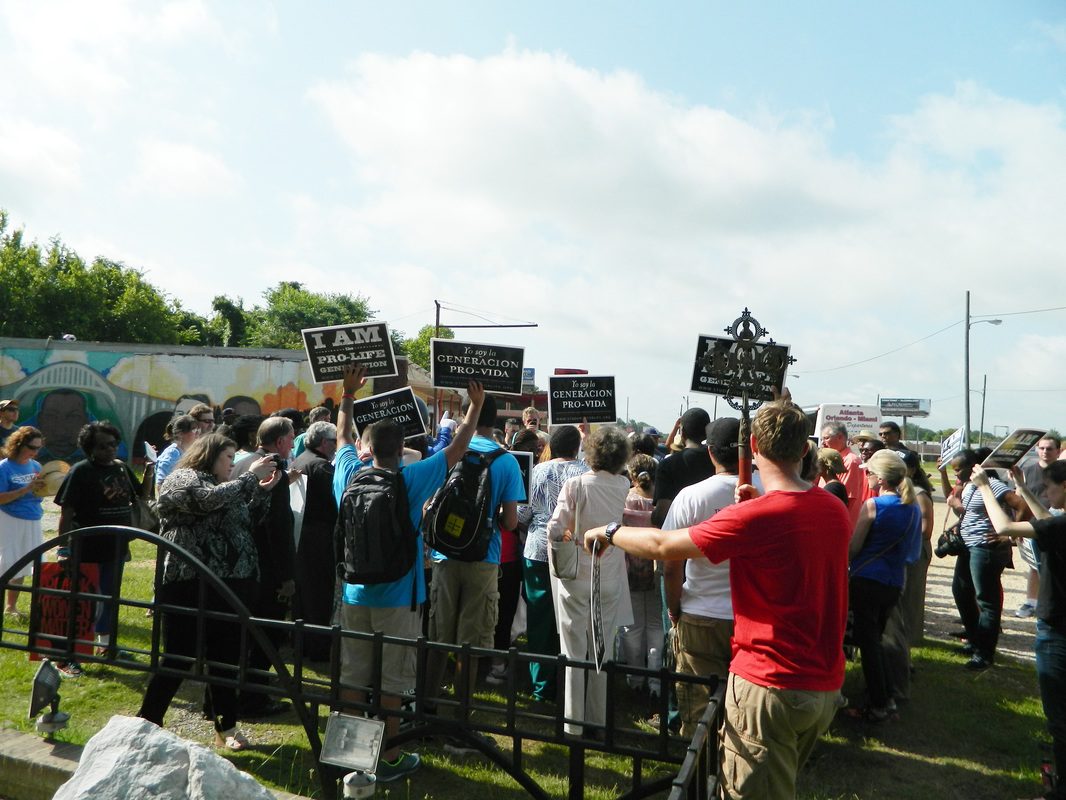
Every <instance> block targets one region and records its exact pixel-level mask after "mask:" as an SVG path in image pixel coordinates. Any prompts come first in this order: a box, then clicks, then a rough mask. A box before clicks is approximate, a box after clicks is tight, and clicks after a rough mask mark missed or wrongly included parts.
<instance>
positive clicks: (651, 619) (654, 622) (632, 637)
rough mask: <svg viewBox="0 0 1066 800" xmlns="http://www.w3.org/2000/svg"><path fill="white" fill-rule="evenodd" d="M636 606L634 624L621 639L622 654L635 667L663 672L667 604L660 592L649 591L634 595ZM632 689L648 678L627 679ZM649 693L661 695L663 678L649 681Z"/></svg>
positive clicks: (623, 632) (633, 677) (622, 633)
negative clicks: (664, 605) (664, 620)
mask: <svg viewBox="0 0 1066 800" xmlns="http://www.w3.org/2000/svg"><path fill="white" fill-rule="evenodd" d="M630 598H631V600H632V603H633V624H632V625H627V626H625V627H624V628H622V632H621V634H620V635H619V636H618V644H619V655H620V656H621V658H622V660H623V661H624V662H625V663H626V664H629V665H630V666H633V667H648V668H649V669H659V667H661V666H662V665H663V664H662V650H663V603H662V594H661V593H660V592H659V590H658V589H649V590H647V591H645V592H631V593H630ZM626 682H627V683H628V684H629V686H630V687H631V688H634V689H637V688H639V687H641V686H643V685H644V679H643V678H641V677H637V676H635V675H628V676H626ZM648 691H650V692H651V693H652V694H658V693H659V679H658V678H652V679H650V680H649V681H648Z"/></svg>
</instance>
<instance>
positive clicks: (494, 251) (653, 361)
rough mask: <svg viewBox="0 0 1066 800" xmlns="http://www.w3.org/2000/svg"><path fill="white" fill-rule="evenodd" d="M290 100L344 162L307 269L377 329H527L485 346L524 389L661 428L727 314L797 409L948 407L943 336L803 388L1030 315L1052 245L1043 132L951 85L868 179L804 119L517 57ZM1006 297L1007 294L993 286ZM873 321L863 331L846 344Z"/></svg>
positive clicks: (1048, 156)
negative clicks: (596, 399) (783, 367)
mask: <svg viewBox="0 0 1066 800" xmlns="http://www.w3.org/2000/svg"><path fill="white" fill-rule="evenodd" d="M309 96H310V98H311V100H312V101H313V102H314V103H315V104H317V105H318V107H319V108H320V109H321V110H322V112H323V114H325V115H326V117H327V119H328V120H329V121H330V123H331V124H332V125H333V127H334V129H335V131H336V133H337V135H338V137H340V139H341V140H342V141H343V142H344V143H345V144H346V145H347V147H348V148H349V150H350V152H351V154H352V157H353V159H354V161H353V163H354V173H355V177H356V179H357V183H356V185H357V186H358V189H357V190H356V191H353V195H352V202H351V203H350V204H349V205H348V206H347V207H346V208H345V207H342V208H334V209H333V210H331V211H330V210H324V213H323V214H321V215H317V219H316V221H315V222H311V223H310V227H309V228H307V229H305V230H303V232H302V235H301V242H302V243H308V239H304V238H302V237H303V236H307V235H310V230H311V229H315V233H314V235H315V236H316V237H318V239H319V240H320V241H319V244H318V245H312V246H319V247H326V248H328V247H329V245H328V244H322V242H330V241H333V242H345V244H346V246H348V247H351V248H354V249H355V251H356V255H355V256H354V257H355V259H356V260H357V261H359V262H360V263H362V264H365V265H366V271H365V274H367V276H368V280H366V281H365V282H362V283H359V284H358V285H361V286H366V287H367V289H366V290H367V292H368V293H369V294H370V295H371V297H372V299H373V300H374V302H375V305H378V306H379V307H382V308H386V309H397V310H399V309H404V310H407V309H409V308H411V307H412V305H414V306H418V305H423V306H425V307H431V306H432V300H433V299H435V298H443V299H452V300H455V301H461V302H464V303H466V304H467V305H471V306H474V307H478V308H483V309H493V308H497V309H499V310H501V311H503V310H505V309H506V310H511V311H513V310H515V309H521V310H522V312H523V314H522V315H524V316H525V317H527V318H533V319H536V320H538V321H539V322H540V323H541V326H542V327H541V328H539V329H537V330H535V331H523V332H520V333H511V332H508V331H504V330H500V331H492V332H481V335H482V337H484V336H487V335H491V336H493V337H494V338H496V339H497V340H500V341H506V340H515V339H521V340H523V341H526V342H529V343H530V353H531V356H532V357H533V358H538V359H541V361H540V363H539V366H540V367H541V368H542V369H544V368H548V367H550V366H558V365H560V364H558V363H557V362H559V361H560V360H569V361H580V362H588V365H590V368H594V369H598V370H602V369H616V370H617V371H618V372H619V373H622V372H627V373H628V374H629V375H630V381H629V384H630V389H631V390H632V391H633V392H634V393H639V394H640V396H641V400H642V403H643V405H645V407H648V406H657V407H658V408H659V409H660V412H661V408H662V406H663V404H665V403H666V401H665V400H662V399H661V395H664V394H666V395H673V396H677V395H679V394H681V393H683V392H684V387H685V386H687V382H688V372H689V369H690V367H689V362H690V360H691V353H690V351H692V350H694V347H695V342H694V337H695V334H696V333H699V332H703V333H717V332H719V331H720V329H721V327H723V326H724V325H725V324H727V323H729V322H730V321H732V319H733V317H734V316H736V314H737V313H739V311H740V310H741V309H742V308H743V307H744V306H749V307H751V308H752V310H753V311H754V312H755V314H756V316H757V317H759V318H760V319H761V320H762V321H763V322H764V324H766V326H767V327H768V328H770V329H771V331H772V332H773V334H774V335H775V336H776V337H777V338H778V340H780V341H786V342H788V343H790V344H792V345H793V352H794V353H795V354H796V355H797V356H799V357H800V363H799V364H797V366H796V369H795V371H796V372H798V373H800V374H804V370H812V372H809V373H808V374H807V375H805V377H804V378H803V379H802V380H803V384H804V385H801V386H800V387H799V389H800V390H801V391H803V392H805V393H807V392H809V394H808V395H807V398H808V400H810V401H815V400H818V399H823V400H841V399H863V398H862V397H855V395H856V394H860V393H861V394H862V395H863V396H866V395H870V394H874V395H876V393H877V392H879V391H880V392H883V393H889V394H894V395H897V396H908V395H910V394H912V393H913V392H919V391H920V392H921V393H922V394H923V395H925V394H928V395H931V396H939V395H948V394H950V393H958V390H956V389H954V388H953V387H954V384H955V383H956V382H960V381H961V375H960V373H961V369H959V367H958V366H957V360H958V356H959V352H958V351H959V349H960V348H958V347H956V346H955V344H954V342H953V341H951V342H949V341H948V338H947V337H944V338H942V339H938V340H933V341H932V342H931V347H930V349H928V350H914V351H904V352H903V353H902V354H901V355H899V356H896V357H890V358H888V359H883V360H879V361H875V362H872V363H871V364H870V365H869V366H867V367H861V368H853V369H851V370H846V371H841V372H839V373H823V374H816V373H814V372H813V370H814V369H816V368H820V367H829V366H836V365H839V364H844V363H848V362H851V361H856V360H859V359H861V358H863V357H866V356H869V355H873V354H876V353H880V352H884V351H886V350H890V349H892V348H893V347H894V346H898V345H899V344H903V343H905V342H906V341H909V340H912V339H916V338H919V337H920V336H921V335H923V334H925V333H928V332H930V331H931V330H935V329H936V328H938V327H941V326H942V325H943V324H944V323H945V322H948V321H951V320H953V319H958V318H959V317H961V315H962V293H963V291H964V290H965V288H967V287H971V288H974V289H975V293H976V299H975V302H977V303H981V302H983V303H985V304H986V306H985V308H987V307H988V305H987V304H992V303H996V304H1002V305H1003V306H1006V307H1011V306H1013V307H1021V308H1025V307H1032V305H1033V303H1034V294H1033V287H1034V286H1040V285H1056V283H1057V276H1058V274H1059V272H1060V269H1061V267H1060V261H1061V258H1060V254H1061V252H1062V250H1063V248H1064V247H1066V234H1064V232H1063V230H1062V225H1061V220H1060V219H1059V217H1060V216H1061V209H1062V208H1064V207H1066V190H1064V188H1063V182H1062V180H1061V176H1062V175H1064V174H1066V130H1064V124H1063V113H1062V109H1061V108H1060V107H1058V106H1054V105H1029V104H1025V103H1022V102H1019V101H1016V100H1012V99H1010V98H1004V97H1001V96H997V95H995V94H992V93H990V92H988V91H987V90H984V89H982V88H981V87H979V86H976V85H973V84H969V83H961V84H959V86H958V87H956V89H955V91H954V92H953V93H951V94H947V95H930V96H928V97H926V98H924V99H922V101H921V102H920V103H919V104H918V105H917V107H916V108H915V109H914V111H913V112H911V113H909V114H905V115H900V116H898V117H896V118H895V119H893V120H890V121H888V136H889V141H890V148H889V151H888V154H887V156H886V158H885V159H884V161H883V162H881V163H869V162H860V161H857V160H856V159H854V158H851V157H839V156H837V155H835V154H833V152H832V147H831V142H830V140H829V137H830V136H831V135H832V132H833V127H834V126H833V121H832V120H831V119H828V118H827V117H826V116H825V115H824V114H818V115H811V116H809V117H807V118H804V117H802V116H801V117H797V118H789V119H787V120H782V119H779V118H775V117H774V116H773V115H770V114H765V115H763V114H760V116H759V118H758V119H757V120H746V119H741V118H738V117H736V116H733V115H730V114H728V113H726V112H724V111H721V110H719V109H715V108H710V107H706V106H695V105H686V104H684V103H682V102H681V101H679V100H677V99H676V98H674V97H670V96H667V95H664V94H662V93H658V92H656V91H653V90H652V89H650V88H649V87H647V86H646V85H645V84H643V83H642V81H641V80H640V79H639V78H638V77H636V76H634V75H632V74H630V73H626V72H614V73H600V72H596V71H593V70H588V69H584V68H582V67H580V66H578V65H576V64H574V63H573V62H572V61H571V60H569V59H568V58H566V57H564V56H560V55H552V54H546V53H531V52H517V51H514V50H513V49H509V50H507V51H506V52H504V53H501V54H499V55H496V56H492V57H488V58H484V59H480V60H478V59H472V58H468V57H465V56H454V57H443V56H435V55H429V54H424V53H416V54H413V55H411V56H410V57H407V58H390V57H384V56H377V55H373V56H372V55H364V56H362V57H360V58H358V59H356V60H355V61H354V62H352V64H351V65H350V66H349V71H348V74H347V75H345V76H344V77H343V78H338V79H335V80H328V81H322V82H320V83H319V84H317V85H316V86H314V87H312V89H311V90H310V95H309ZM303 219H305V221H306V220H307V218H306V217H304V218H303ZM342 219H348V220H351V221H357V223H358V224H357V225H356V227H357V228H358V230H360V231H361V233H360V235H359V236H357V237H352V236H351V235H350V230H351V226H347V225H341V224H339V221H340V220H342ZM316 223H317V228H316ZM397 260H401V261H407V262H411V263H421V264H425V265H426V266H427V267H428V268H429V272H430V275H431V276H432V277H430V278H427V279H425V281H424V282H422V283H416V282H412V281H410V280H404V281H402V282H401V281H397V280H394V279H392V278H393V276H392V275H390V273H389V272H388V271H387V268H386V266H385V265H388V264H392V263H395V262H396V261H397ZM378 266H380V267H381V269H380V271H379V269H378ZM1009 274H1024V275H1025V276H1026V280H1025V281H1024V282H1011V281H1007V282H1002V281H1000V280H998V279H999V278H1000V277H1001V276H1004V275H1009ZM370 276H375V277H376V278H378V280H371V279H370ZM316 288H323V287H316ZM981 292H984V294H983V296H982V294H981ZM416 298H417V302H416ZM1036 302H1037V303H1039V301H1036ZM1026 304H1028V306H1027V305H1026ZM886 313H887V316H884V317H883V318H882V315H885V314H886ZM870 315H873V316H875V317H877V318H879V319H880V322H881V323H883V324H877V325H865V324H860V323H862V322H865V321H866V320H867V319H868V317H869V316H870ZM452 319H453V321H460V320H459V319H458V318H456V317H454V316H453V317H452ZM473 336H474V334H471V338H473ZM918 353H921V354H922V357H923V358H924V359H926V360H924V361H923V362H922V363H921V364H915V365H912V364H911V363H910V361H909V359H910V358H911V357H913V356H915V355H916V354H918ZM553 362H556V363H553ZM595 364H599V365H600V366H598V367H597V366H593V365H595ZM568 365H569V366H582V365H585V364H581V363H579V364H568ZM636 375H639V376H641V377H640V378H639V379H637V378H635V376H636ZM918 375H923V376H925V377H926V378H928V379H929V383H928V384H926V385H925V387H924V388H921V389H917V388H914V387H913V385H912V384H913V382H914V380H915V378H916V377H917V376H918ZM933 384H940V386H934V385H933ZM667 387H669V388H667ZM889 387H894V388H893V390H892V391H891V392H890V391H889ZM866 399H867V400H870V401H872V400H873V397H866ZM951 404H952V405H954V406H955V408H956V409H957V408H959V407H960V405H961V403H960V401H959V400H958V399H955V400H953V401H951ZM957 416H958V414H957V413H953V418H957ZM655 419H656V421H657V422H659V423H662V422H663V420H662V419H661V418H660V417H656V418H655Z"/></svg>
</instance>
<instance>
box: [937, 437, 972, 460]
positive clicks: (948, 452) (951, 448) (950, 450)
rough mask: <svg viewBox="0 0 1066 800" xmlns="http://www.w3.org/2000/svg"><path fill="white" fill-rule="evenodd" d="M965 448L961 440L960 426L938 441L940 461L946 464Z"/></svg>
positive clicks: (964, 443)
mask: <svg viewBox="0 0 1066 800" xmlns="http://www.w3.org/2000/svg"><path fill="white" fill-rule="evenodd" d="M965 449H966V442H965V441H963V436H962V428H959V429H958V430H957V431H955V432H954V433H953V434H951V436H949V437H947V438H946V439H944V440H942V441H941V442H940V463H941V464H943V465H944V466H947V465H948V464H950V463H951V459H953V458H955V456H957V455H958V454H959V453H961V452H962V451H963V450H965Z"/></svg>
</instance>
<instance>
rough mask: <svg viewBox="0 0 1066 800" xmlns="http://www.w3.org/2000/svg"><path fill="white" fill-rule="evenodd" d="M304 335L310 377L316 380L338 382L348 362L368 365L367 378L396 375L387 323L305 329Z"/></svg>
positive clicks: (361, 323) (394, 357)
mask: <svg viewBox="0 0 1066 800" xmlns="http://www.w3.org/2000/svg"><path fill="white" fill-rule="evenodd" d="M300 335H302V336H303V340H304V349H305V350H306V351H307V360H308V361H309V362H310V364H311V378H312V379H313V380H314V382H315V383H326V382H327V381H339V380H341V378H342V377H343V375H342V371H343V370H344V367H345V365H346V364H357V365H362V366H364V367H366V374H367V377H370V378H385V377H391V376H393V375H395V374H396V355H395V354H394V353H393V351H392V337H390V336H389V326H388V325H387V324H386V323H384V322H360V323H358V324H350V325H330V326H329V327H326V328H305V329H304V330H302V331H300Z"/></svg>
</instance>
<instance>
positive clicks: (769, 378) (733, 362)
mask: <svg viewBox="0 0 1066 800" xmlns="http://www.w3.org/2000/svg"><path fill="white" fill-rule="evenodd" d="M788 364H789V355H788V345H786V344H777V343H776V342H767V343H762V342H755V341H751V340H748V339H741V340H740V341H737V340H736V339H733V338H730V337H725V336H704V335H701V336H700V337H699V339H698V341H697V343H696V361H695V364H694V366H693V369H692V386H691V390H692V391H694V392H703V393H705V394H717V395H721V396H723V397H733V398H740V397H743V396H744V394H745V393H747V396H748V400H750V401H752V402H757V401H762V400H773V397H774V389H777V390H778V391H780V390H781V387H782V386H784V384H785V369H786V368H787V367H788Z"/></svg>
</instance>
